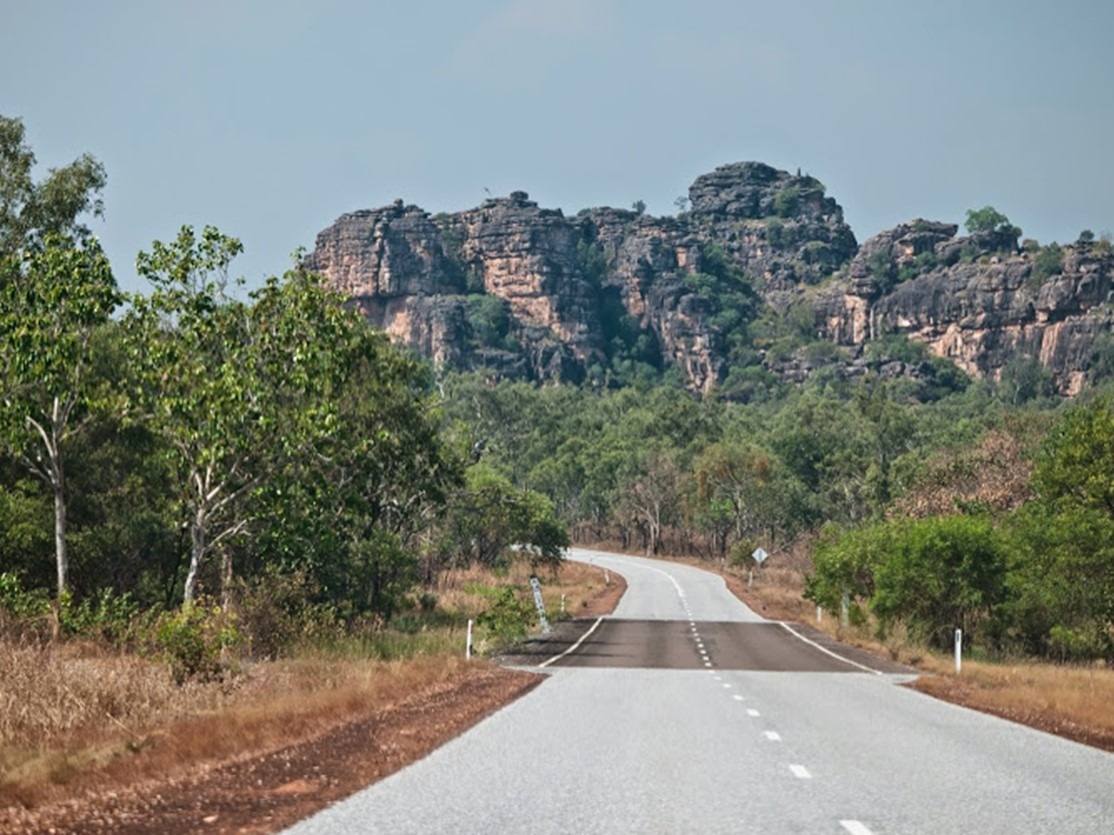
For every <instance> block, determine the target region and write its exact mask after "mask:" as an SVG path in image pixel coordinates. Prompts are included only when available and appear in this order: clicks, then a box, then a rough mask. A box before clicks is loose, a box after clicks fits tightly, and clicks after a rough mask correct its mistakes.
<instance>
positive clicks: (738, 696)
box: [731, 693, 743, 702]
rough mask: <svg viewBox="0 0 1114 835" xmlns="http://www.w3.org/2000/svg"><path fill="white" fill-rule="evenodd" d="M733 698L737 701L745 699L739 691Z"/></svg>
mask: <svg viewBox="0 0 1114 835" xmlns="http://www.w3.org/2000/svg"><path fill="white" fill-rule="evenodd" d="M731 698H732V699H734V700H735V701H737V702H741V701H743V697H742V696H740V695H739V694H738V693H736V694H735V695H734V696H732V697H731Z"/></svg>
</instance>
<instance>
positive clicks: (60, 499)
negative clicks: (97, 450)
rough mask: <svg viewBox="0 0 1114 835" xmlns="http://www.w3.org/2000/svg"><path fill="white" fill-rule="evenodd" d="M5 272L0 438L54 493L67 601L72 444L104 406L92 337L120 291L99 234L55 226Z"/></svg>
mask: <svg viewBox="0 0 1114 835" xmlns="http://www.w3.org/2000/svg"><path fill="white" fill-rule="evenodd" d="M0 273H2V274H0V384H2V387H3V388H2V391H3V400H2V402H0V444H2V445H3V448H4V450H5V451H6V452H7V454H8V455H9V456H11V457H13V458H15V459H16V460H17V461H19V462H20V463H21V464H22V465H24V466H25V467H26V468H27V469H28V470H30V471H31V472H32V473H33V474H34V475H35V476H36V477H37V478H39V479H40V480H41V481H42V482H43V483H44V484H45V485H46V486H47V488H48V489H49V490H50V491H51V495H52V497H53V500H54V554H55V563H56V569H57V591H58V597H59V599H60V600H61V599H62V598H63V597H64V596H65V594H66V590H67V585H68V581H69V556H68V551H67V542H66V505H67V496H66V467H65V452H66V446H67V444H68V443H69V442H70V440H71V439H72V438H73V437H74V435H76V434H77V433H79V432H80V431H81V430H82V429H83V428H84V427H85V426H86V425H87V422H88V419H89V417H90V415H92V414H93V413H94V412H95V411H96V410H97V408H98V406H101V405H103V398H102V396H101V395H102V394H103V393H102V392H98V391H95V390H93V387H92V386H91V385H90V382H89V375H88V374H87V371H88V367H89V363H90V352H91V340H92V336H93V332H94V331H95V330H96V329H97V328H98V327H100V326H102V325H104V324H105V323H107V322H108V319H109V316H110V315H111V314H112V311H113V310H114V309H115V307H116V305H117V304H118V303H119V301H120V295H119V292H118V291H117V288H116V281H115V279H114V278H113V276H112V270H111V269H110V267H109V264H108V259H107V258H106V257H105V255H104V253H103V252H102V251H101V248H100V246H99V245H98V244H97V242H96V240H95V239H89V240H88V241H86V242H85V243H84V244H81V243H76V242H75V241H74V240H73V239H70V238H66V237H62V236H59V235H57V234H54V233H51V234H49V235H47V236H46V237H45V238H44V239H43V241H42V242H41V245H39V246H35V247H27V248H23V249H21V250H19V251H18V252H17V253H15V254H8V255H5V256H3V257H2V259H0Z"/></svg>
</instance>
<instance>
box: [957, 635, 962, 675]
mask: <svg viewBox="0 0 1114 835" xmlns="http://www.w3.org/2000/svg"><path fill="white" fill-rule="evenodd" d="M962 666H963V630H962V629H957V630H955V674H956V675H959V668H960V667H962Z"/></svg>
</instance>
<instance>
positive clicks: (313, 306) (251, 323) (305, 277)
mask: <svg viewBox="0 0 1114 835" xmlns="http://www.w3.org/2000/svg"><path fill="white" fill-rule="evenodd" d="M241 250H242V246H241V244H240V242H239V241H238V240H237V239H235V238H232V237H229V236H227V235H224V234H222V233H221V232H220V231H219V230H217V229H215V228H213V227H205V229H204V230H203V231H202V233H201V235H200V236H198V235H197V234H196V233H195V232H194V230H193V228H192V227H189V226H185V227H183V228H182V229H181V231H180V232H179V234H178V237H177V239H176V240H175V241H173V242H171V243H169V244H165V243H162V242H160V241H156V242H155V243H154V244H153V247H152V250H151V252H149V253H147V252H143V253H140V255H139V257H138V259H137V267H138V270H139V272H140V274H141V275H143V276H144V277H146V278H147V279H148V280H149V281H150V282H151V284H152V286H153V290H152V292H151V293H150V294H149V295H148V296H146V297H140V298H136V299H134V300H133V310H132V311H131V313H130V314H129V316H128V319H127V321H126V323H125V326H126V332H127V336H126V339H127V341H128V344H129V346H130V349H129V356H130V360H131V362H132V363H133V367H134V375H133V377H134V385H133V388H132V391H131V405H132V407H133V411H134V419H139V420H143V421H144V422H145V423H146V425H147V426H148V427H149V428H150V429H151V430H152V431H153V432H155V433H156V434H157V435H159V436H160V437H162V438H163V439H164V441H165V442H166V444H167V446H168V448H169V449H170V451H171V455H172V457H173V459H174V463H175V465H176V467H177V471H178V480H179V491H178V492H179V497H180V502H181V507H182V511H183V516H184V517H185V520H184V524H185V525H186V526H188V528H189V531H190V559H189V567H188V570H187V573H186V577H185V582H184V587H183V592H182V601H183V604H185V605H189V604H190V603H191V602H192V601H193V600H194V598H195V596H196V594H197V591H198V583H199V579H200V576H201V571H202V569H203V567H204V566H205V565H206V563H207V561H208V559H209V557H210V556H211V555H212V554H213V553H215V552H217V551H221V553H223V554H224V555H225V557H226V560H225V564H224V566H223V569H224V570H223V571H222V580H223V582H224V583H225V584H227V581H228V580H230V579H231V564H230V562H229V561H228V560H229V559H230V554H231V551H230V550H229V549H228V548H227V545H228V544H230V541H231V540H232V539H234V538H236V537H237V536H239V535H241V534H243V533H245V532H246V531H247V529H248V526H249V524H250V523H251V521H252V511H251V504H250V503H249V502H248V501H246V500H247V499H248V497H249V496H250V495H251V494H252V493H253V491H256V490H258V489H259V488H260V487H261V486H262V485H264V484H265V483H266V482H267V481H268V480H269V479H270V478H272V477H273V476H274V475H275V474H276V473H278V472H279V471H280V470H281V468H282V466H283V463H284V461H286V460H287V459H289V458H290V457H292V456H296V455H299V454H301V453H302V451H304V450H306V449H308V448H309V447H310V446H311V445H312V443H313V441H314V439H315V438H317V437H319V436H321V435H324V434H328V433H330V432H333V431H335V428H336V417H335V404H334V403H333V402H331V401H330V399H329V394H330V392H331V390H332V387H333V382H334V380H335V379H336V377H337V375H338V374H340V373H342V369H340V368H338V366H337V364H336V357H337V356H338V353H337V352H335V350H334V349H335V347H336V346H337V345H338V344H340V343H342V342H343V340H344V339H345V338H346V336H347V334H348V333H349V331H350V329H351V327H352V323H353V317H354V316H355V314H354V313H351V312H350V311H348V310H346V309H345V308H344V307H343V306H342V304H341V303H340V301H339V299H338V298H336V297H334V296H332V295H331V294H329V293H328V292H326V291H325V290H324V289H323V288H322V287H321V284H320V281H319V279H317V278H316V277H314V276H312V275H309V274H306V273H304V272H301V271H300V270H297V269H295V270H292V271H290V272H288V273H287V274H286V275H285V276H284V277H283V279H282V280H279V279H276V278H272V279H270V280H269V281H268V282H267V283H266V285H265V286H264V287H263V288H261V289H259V290H257V291H255V292H253V293H252V294H251V296H250V301H244V300H241V299H237V298H234V297H233V296H232V295H231V294H230V293H229V291H228V270H229V265H230V263H231V261H232V259H233V258H234V257H235V256H236V255H237V254H239V253H240V251H241Z"/></svg>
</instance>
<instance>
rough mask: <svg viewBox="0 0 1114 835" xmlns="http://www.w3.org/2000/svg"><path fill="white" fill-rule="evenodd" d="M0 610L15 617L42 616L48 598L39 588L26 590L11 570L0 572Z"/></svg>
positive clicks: (48, 607)
mask: <svg viewBox="0 0 1114 835" xmlns="http://www.w3.org/2000/svg"><path fill="white" fill-rule="evenodd" d="M0 611H3V612H5V613H7V614H8V615H10V616H12V617H15V618H33V617H44V616H46V615H47V614H49V612H50V600H49V598H48V597H47V596H46V594H44V593H43V592H42V590H41V589H31V590H26V589H24V587H23V584H22V583H21V582H20V580H19V577H18V576H17V575H16V574H15V573H13V572H11V571H3V572H0Z"/></svg>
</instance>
